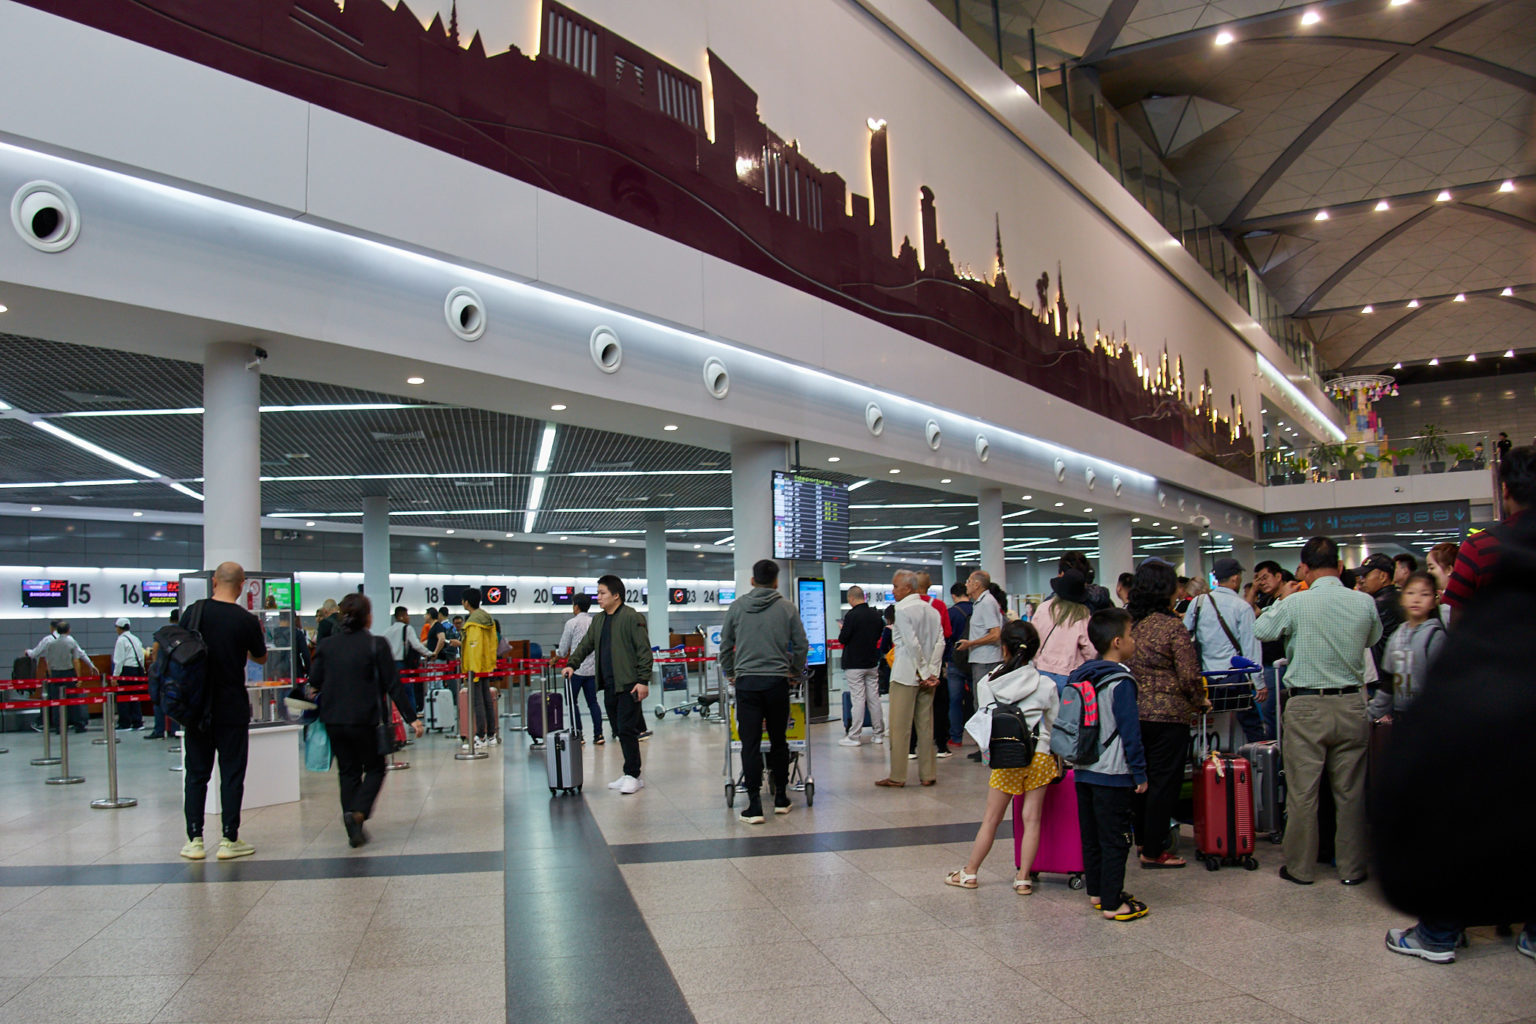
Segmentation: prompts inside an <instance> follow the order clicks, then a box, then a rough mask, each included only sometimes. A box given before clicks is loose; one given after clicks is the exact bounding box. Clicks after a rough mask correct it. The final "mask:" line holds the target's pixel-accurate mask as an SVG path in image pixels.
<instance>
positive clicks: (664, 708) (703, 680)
mask: <svg viewBox="0 0 1536 1024" xmlns="http://www.w3.org/2000/svg"><path fill="white" fill-rule="evenodd" d="M658 653H660V654H663V655H665V657H658V658H657V659H656V664H657V665H659V666H660V667H661V703H660V704H657V705H656V707H654V708H653V709H652V713H654V714H655V715H656V720H657V721H658V722H659V721H661V720H662V719H663V718H666V717H667V715H668V714H669V713H670V714H674V715H681V716H682V717H684V718H687V717H688V716H689V715H691V714H694V713H695V712H697V713H698V716H699V718H701V719H706V718H708V717H709V713H710V709H711V708H713V707H714V706H715V704H717V703H719V701H720V697H719V696H718V695H717V694H713V693H708V692H706V691H707V688H708V675H707V674H706V673H705V671H703V670H704V669H706V668H707V665H706V664H705V663H706V662H708V663H711V664H712V663H713V662H714V659H713V658H708V657H705V656H704V655H703V654H702V653H701V652H700V651H699V649H698V648H692V649H691V650H690V649H685V648H682V647H674V648H672V650H670V651H662V652H658ZM694 666H698V668H699V669H700V672H699V678H700V686H699V695H698V696H697V697H694V696H693V694H692V693H691V692H690V689H689V686H690V684H689V681H688V677H689V675H690V674H691V673H690V669H692V668H693V667H694ZM669 690H674V691H675V690H681V691H683V696H684V697H686V698H688V700H687V702H686V703H683V704H673V705H670V706H669V705H668V704H667V691H669Z"/></svg>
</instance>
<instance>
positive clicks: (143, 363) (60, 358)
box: [0, 334, 203, 413]
mask: <svg viewBox="0 0 1536 1024" xmlns="http://www.w3.org/2000/svg"><path fill="white" fill-rule="evenodd" d="M0 399H3V400H4V401H6V402H9V403H10V404H11V405H14V406H15V407H16V408H18V409H25V410H26V411H27V412H30V413H59V412H71V411H75V410H81V409H92V410H103V409H181V408H187V407H190V406H200V405H202V404H203V369H202V367H200V366H198V365H197V364H196V363H183V362H178V361H176V360H172V359H160V358H157V357H155V356H146V355H141V354H139V353H137V352H121V351H117V350H114V349H100V348H88V347H86V346H83V345H69V344H64V343H61V342H55V341H44V340H41V339H39V338H26V337H21V336H19V335H15V334H0Z"/></svg>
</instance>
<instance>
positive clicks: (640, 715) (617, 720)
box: [603, 689, 645, 779]
mask: <svg viewBox="0 0 1536 1024" xmlns="http://www.w3.org/2000/svg"><path fill="white" fill-rule="evenodd" d="M603 703H604V704H605V705H606V706H607V708H608V728H610V729H612V730H613V734H614V735H615V736H617V737H618V738H619V747H620V749H622V750H623V751H624V774H625V775H629V776H632V777H634V778H637V779H638V778H639V777H640V733H641V732H643V731H644V730H645V710H644V709H643V708H641V707H640V702H639V701H638V700H635V695H634V693H633V692H631V691H620V690H614V689H607V690H604V691H603Z"/></svg>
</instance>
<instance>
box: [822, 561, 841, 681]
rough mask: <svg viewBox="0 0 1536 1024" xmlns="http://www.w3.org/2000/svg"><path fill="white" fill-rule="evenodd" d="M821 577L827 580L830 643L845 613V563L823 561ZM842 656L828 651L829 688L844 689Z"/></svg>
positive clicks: (828, 639) (827, 613)
mask: <svg viewBox="0 0 1536 1024" xmlns="http://www.w3.org/2000/svg"><path fill="white" fill-rule="evenodd" d="M821 578H822V579H824V580H826V581H827V602H826V607H827V611H826V620H825V621H826V623H827V641H828V642H829V643H830V642H831V641H833V640H836V639H837V628H838V627H837V620H838V619H840V618H841V617H842V614H843V564H842V563H841V562H822V563H821ZM841 664H842V658H839V657H837V656H836V655H835V654H834V653H833V652H832V651H828V652H827V689H828V690H829V691H830V690H840V689H842V682H841V679H842V677H841V676H840V675H839V666H840V665H841Z"/></svg>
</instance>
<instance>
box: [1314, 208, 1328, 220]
mask: <svg viewBox="0 0 1536 1024" xmlns="http://www.w3.org/2000/svg"><path fill="white" fill-rule="evenodd" d="M1312 219H1313V220H1327V219H1328V211H1327V210H1318V211H1317V213H1316V215H1315V216H1313V218H1312Z"/></svg>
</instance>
